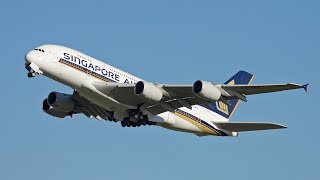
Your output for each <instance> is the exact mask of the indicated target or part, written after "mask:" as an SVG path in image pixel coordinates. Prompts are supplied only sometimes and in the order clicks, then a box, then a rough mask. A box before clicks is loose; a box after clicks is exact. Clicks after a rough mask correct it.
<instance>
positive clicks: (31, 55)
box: [25, 51, 34, 64]
mask: <svg viewBox="0 0 320 180" xmlns="http://www.w3.org/2000/svg"><path fill="white" fill-rule="evenodd" d="M33 59H34V53H33V52H32V51H29V52H28V53H27V54H26V55H25V61H26V63H27V64H30V63H32V60H33Z"/></svg>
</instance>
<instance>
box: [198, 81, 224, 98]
mask: <svg viewBox="0 0 320 180" xmlns="http://www.w3.org/2000/svg"><path fill="white" fill-rule="evenodd" d="M192 91H193V93H194V94H195V95H196V96H197V97H199V98H201V99H204V100H209V101H218V100H219V99H220V97H221V91H220V90H219V89H218V88H217V87H216V86H215V85H213V84H212V83H210V82H206V81H201V80H198V81H196V82H195V83H194V84H193V87H192Z"/></svg>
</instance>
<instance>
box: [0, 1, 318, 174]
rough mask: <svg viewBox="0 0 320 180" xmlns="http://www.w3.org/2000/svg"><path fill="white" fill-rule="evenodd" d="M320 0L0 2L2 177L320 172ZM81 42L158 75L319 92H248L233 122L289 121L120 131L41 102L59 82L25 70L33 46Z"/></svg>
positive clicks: (129, 67) (111, 60) (105, 57)
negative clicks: (259, 126)
mask: <svg viewBox="0 0 320 180" xmlns="http://www.w3.org/2000/svg"><path fill="white" fill-rule="evenodd" d="M319 8H320V3H319V1H266V2H262V1H259V2H258V1H209V0H208V1H103V2H102V1H90V2H89V1H88V2H85V1H59V0H56V1H14V0H10V1H8V0H4V1H2V3H1V6H0V22H1V33H0V39H1V41H0V49H1V55H2V60H1V62H2V69H3V70H4V71H3V72H2V76H1V84H2V86H1V88H0V91H1V94H2V101H1V102H0V108H1V114H2V117H1V125H0V143H1V144H0V179H6V180H16V179H34V180H37V179H48V180H51V179H79V180H80V179H109V178H112V179H128V178H132V179H138V178H139V179H151V178H152V179H168V178H170V179H172V178H175V179H185V180H188V179H317V178H319V173H318V172H317V171H318V169H319V167H318V166H319V161H320V157H319V151H320V148H319V127H320V121H319V115H318V114H317V112H319V110H318V107H319V105H318V102H319V100H320V98H319V94H318V93H317V92H319V91H320V88H319V83H320V82H319V81H320V80H319V75H320V73H319V68H320V61H319V58H320V54H319V52H320V35H319V32H320V23H319V22H320V21H319V19H320V11H319ZM48 43H50V44H59V45H64V46H67V47H71V48H74V49H77V50H80V51H82V52H84V53H86V54H88V55H91V56H93V57H95V58H97V59H99V60H102V61H104V62H106V63H108V64H111V65H113V66H115V67H118V68H120V69H123V70H125V71H128V72H130V73H132V74H134V75H136V76H138V77H141V78H143V79H145V80H148V81H152V82H160V83H174V84H179V83H180V84H186V83H189V84H191V83H193V82H194V81H195V80H198V79H203V80H207V81H212V82H216V83H222V82H224V81H225V80H227V79H228V78H229V77H231V76H232V75H233V74H235V73H236V72H237V71H239V70H246V71H248V72H251V73H253V74H255V80H254V81H253V83H256V84H258V83H287V82H296V83H301V84H303V83H308V82H309V83H310V84H311V86H310V92H309V93H308V94H306V93H305V92H304V91H303V90H295V91H290V92H285V93H274V94H267V95H257V96H250V97H249V98H248V102H247V103H241V104H240V106H239V107H238V109H237V111H236V113H235V114H234V116H233V117H232V119H231V121H258V122H263V121H264V122H268V121H269V122H276V123H281V124H284V125H286V126H288V127H289V128H288V129H284V130H275V131H260V132H249V133H241V134H240V135H239V137H237V138H230V137H213V136H212V137H203V138H199V137H197V136H195V135H192V134H185V133H177V132H173V131H168V130H166V129H161V128H159V127H144V128H122V127H121V126H120V125H119V124H114V123H110V122H100V121H96V120H91V119H87V118H86V117H84V116H82V115H77V116H75V117H74V118H73V119H70V118H66V119H63V120H61V119H55V118H53V117H50V116H48V115H46V114H45V113H43V112H42V111H41V102H42V100H43V99H45V98H46V96H47V95H48V94H49V93H50V92H51V91H53V90H55V91H60V92H66V93H71V92H72V90H71V89H69V88H68V87H65V86H63V85H61V84H58V83H56V82H54V81H52V80H49V79H47V78H45V77H37V78H34V79H28V78H27V76H26V75H27V72H26V70H25V69H24V67H23V63H24V55H25V53H26V52H28V51H29V50H30V49H32V48H34V47H36V46H39V45H42V44H48Z"/></svg>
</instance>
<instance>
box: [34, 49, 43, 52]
mask: <svg viewBox="0 0 320 180" xmlns="http://www.w3.org/2000/svg"><path fill="white" fill-rule="evenodd" d="M34 50H36V51H40V52H44V50H43V49H34Z"/></svg>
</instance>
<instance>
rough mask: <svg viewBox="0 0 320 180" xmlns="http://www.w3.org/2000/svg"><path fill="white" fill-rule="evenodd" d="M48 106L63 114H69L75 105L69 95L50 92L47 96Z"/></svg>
mask: <svg viewBox="0 0 320 180" xmlns="http://www.w3.org/2000/svg"><path fill="white" fill-rule="evenodd" d="M48 105H49V106H52V107H54V108H56V109H58V110H60V111H63V112H71V111H72V110H73V108H74V105H75V103H74V101H73V100H72V98H71V95H69V94H63V93H58V92H51V93H50V94H49V96H48Z"/></svg>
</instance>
